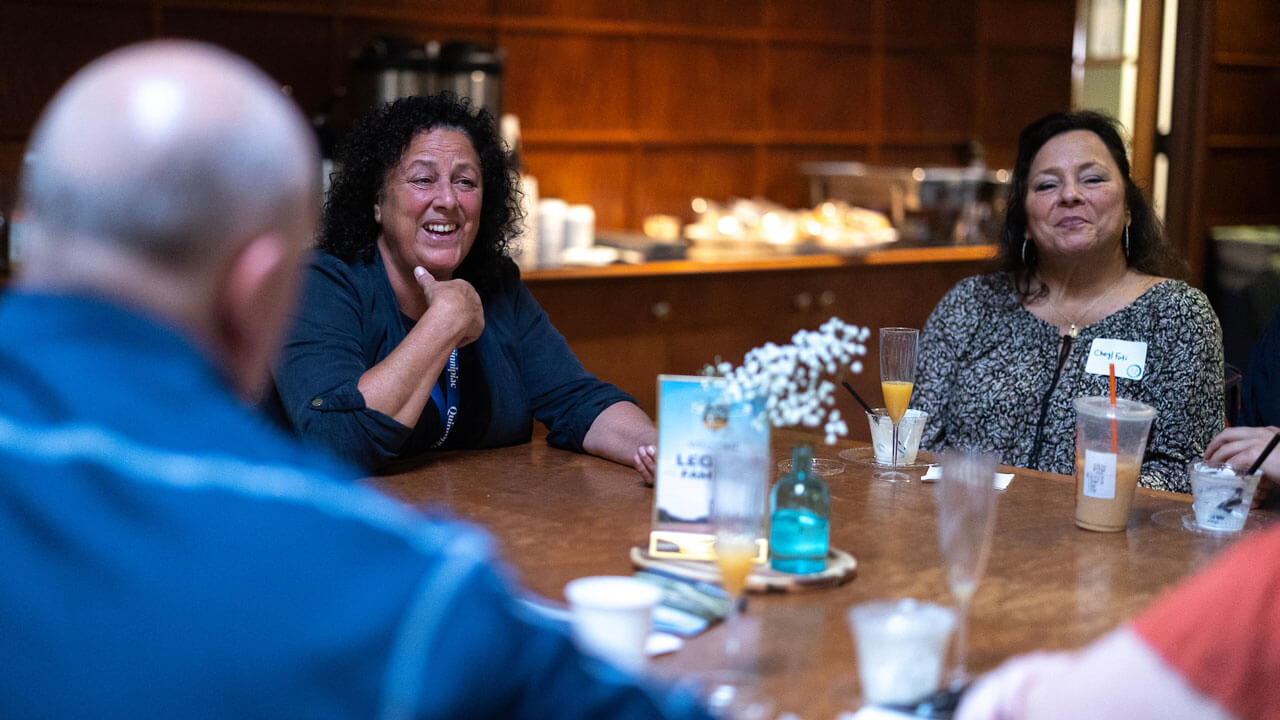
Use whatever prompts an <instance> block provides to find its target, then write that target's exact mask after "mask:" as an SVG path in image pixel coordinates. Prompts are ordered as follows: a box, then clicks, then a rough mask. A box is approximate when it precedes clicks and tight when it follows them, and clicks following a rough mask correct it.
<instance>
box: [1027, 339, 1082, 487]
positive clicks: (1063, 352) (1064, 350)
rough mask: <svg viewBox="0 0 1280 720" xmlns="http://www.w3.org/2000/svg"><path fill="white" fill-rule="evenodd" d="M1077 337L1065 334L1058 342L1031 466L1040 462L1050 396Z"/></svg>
mask: <svg viewBox="0 0 1280 720" xmlns="http://www.w3.org/2000/svg"><path fill="white" fill-rule="evenodd" d="M1072 329H1073V330H1074V329H1075V328H1072ZM1075 339H1076V336H1075V333H1071V334H1068V335H1063V336H1062V339H1061V342H1060V343H1059V344H1058V367H1057V369H1056V370H1054V372H1053V382H1051V383H1049V389H1048V390H1047V391H1046V392H1045V394H1044V397H1043V398H1042V399H1041V400H1040V419H1039V420H1037V421H1036V441H1035V444H1034V445H1032V446H1031V459H1030V460H1029V461H1028V462H1027V467H1029V468H1035V467H1036V466H1037V464H1038V463H1039V462H1040V448H1041V445H1043V444H1044V443H1043V436H1044V423H1045V419H1046V418H1047V417H1048V415H1049V398H1050V397H1052V396H1053V391H1054V390H1055V389H1057V387H1058V381H1059V380H1061V379H1062V368H1063V367H1064V366H1065V365H1066V364H1067V356H1068V355H1070V354H1071V344H1072V343H1073V342H1074V341H1075Z"/></svg>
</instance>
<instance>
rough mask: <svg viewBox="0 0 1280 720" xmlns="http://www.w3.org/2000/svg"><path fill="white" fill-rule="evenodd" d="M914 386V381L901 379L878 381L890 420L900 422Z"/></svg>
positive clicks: (905, 412)
mask: <svg viewBox="0 0 1280 720" xmlns="http://www.w3.org/2000/svg"><path fill="white" fill-rule="evenodd" d="M914 386H915V383H914V382H903V381H901V380H895V381H891V382H882V383H880V390H881V391H882V392H883V393H884V410H885V412H886V413H888V414H889V419H890V420H892V421H894V422H895V423H900V422H902V416H903V415H906V414H907V403H908V402H910V401H911V388H912V387H914ZM895 464H896V463H895Z"/></svg>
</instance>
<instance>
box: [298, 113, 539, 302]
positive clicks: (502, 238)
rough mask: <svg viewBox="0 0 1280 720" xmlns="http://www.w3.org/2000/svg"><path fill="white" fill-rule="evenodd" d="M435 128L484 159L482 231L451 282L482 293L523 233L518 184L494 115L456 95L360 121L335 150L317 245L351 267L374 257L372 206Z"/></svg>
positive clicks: (375, 232) (374, 227) (481, 167)
mask: <svg viewBox="0 0 1280 720" xmlns="http://www.w3.org/2000/svg"><path fill="white" fill-rule="evenodd" d="M436 128H449V129H452V130H458V131H459V132H462V133H463V134H464V135H466V136H467V137H468V138H469V139H470V140H471V145H472V146H473V147H474V148H475V151H476V155H477V156H479V158H480V181H481V183H482V186H481V187H482V189H483V191H484V200H483V202H482V203H481V205H480V225H479V228H478V229H477V231H476V240H475V243H474V244H473V245H472V246H471V251H470V252H468V253H467V256H466V257H465V258H463V259H462V263H461V264H460V265H459V266H458V269H457V271H456V272H455V273H454V277H458V278H462V279H464V280H466V281H467V282H470V283H471V284H472V285H474V286H475V287H476V290H477V291H479V292H480V293H481V294H483V293H484V291H485V290H486V289H488V288H489V287H490V286H491V284H492V281H493V280H495V279H496V278H497V276H498V273H499V269H500V268H501V266H502V264H503V263H504V262H509V260H508V259H507V258H508V257H509V254H508V245H509V243H510V241H511V238H513V237H516V236H517V235H518V234H519V231H520V222H521V220H522V218H523V213H522V211H521V210H520V197H519V189H518V188H519V179H518V174H517V173H516V171H515V169H513V168H512V167H511V165H510V164H509V163H508V161H507V151H506V146H505V144H504V143H503V142H502V138H501V137H500V136H499V135H498V131H497V127H496V126H495V124H494V121H493V116H492V115H490V114H489V112H488V111H487V110H485V109H483V108H472V107H471V101H470V99H469V98H465V97H461V98H460V97H457V96H455V95H453V94H452V93H448V92H444V93H440V94H438V95H431V96H429V97H420V96H414V97H405V98H400V99H399V100H395V101H392V102H389V103H386V104H384V105H382V106H381V107H379V108H377V109H375V110H374V111H373V112H372V113H371V114H369V115H368V116H366V117H364V118H363V119H362V120H360V121H359V122H357V123H356V125H355V127H354V128H352V130H351V133H350V134H349V135H348V136H347V137H346V139H345V141H344V142H343V144H342V146H341V149H340V150H339V152H338V162H339V169H338V170H337V171H336V172H335V173H334V174H333V175H332V177H331V185H330V188H329V194H328V196H327V197H326V198H325V202H324V214H323V216H322V217H321V220H320V237H319V246H320V247H321V249H323V250H325V251H327V252H329V253H332V254H333V255H336V256H337V257H339V258H341V259H343V260H345V261H347V262H354V261H356V260H357V259H359V260H362V261H364V262H368V261H369V260H371V259H372V258H373V253H374V250H375V248H376V246H377V239H378V232H379V227H378V223H377V222H375V221H374V219H373V205H374V203H375V202H376V201H378V200H379V199H380V198H381V197H382V195H383V193H384V192H385V191H386V179H387V173H388V172H390V170H391V169H392V168H393V167H395V166H396V165H397V164H399V162H400V158H401V157H402V156H403V155H404V152H405V150H406V149H407V148H408V147H409V143H410V142H412V141H413V138H414V137H416V136H417V135H418V134H419V133H423V132H427V131H429V130H434V129H436Z"/></svg>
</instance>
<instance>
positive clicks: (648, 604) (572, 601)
mask: <svg viewBox="0 0 1280 720" xmlns="http://www.w3.org/2000/svg"><path fill="white" fill-rule="evenodd" d="M564 594H565V598H566V599H568V601H569V609H570V611H571V617H572V625H573V637H574V640H575V641H576V642H577V643H578V647H579V648H580V649H581V650H582V651H583V652H586V653H590V654H592V655H595V656H596V657H599V658H602V659H604V660H607V661H609V662H611V663H613V664H614V665H617V666H618V667H620V668H622V669H623V670H626V671H628V672H631V673H639V672H641V671H643V670H644V664H645V641H646V640H647V639H648V637H649V630H650V628H651V627H652V626H653V608H654V607H655V606H656V605H657V604H658V602H659V601H660V600H661V599H662V591H661V590H659V589H658V588H657V587H656V586H654V585H650V584H649V583H647V582H644V581H643V580H637V579H636V578H633V577H625V576H614V575H597V576H592V577H584V578H578V579H577V580H573V581H571V582H570V583H569V584H568V585H566V586H565V588H564Z"/></svg>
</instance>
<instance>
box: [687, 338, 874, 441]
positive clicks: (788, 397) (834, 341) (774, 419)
mask: <svg viewBox="0 0 1280 720" xmlns="http://www.w3.org/2000/svg"><path fill="white" fill-rule="evenodd" d="M869 334H870V330H868V329H867V328H864V327H858V326H856V325H849V324H847V323H845V322H844V321H842V320H840V319H839V318H835V317H833V318H831V319H830V320H828V321H827V322H825V323H823V324H822V325H821V326H820V327H819V328H818V329H817V330H816V331H814V330H801V331H799V332H797V333H796V334H795V335H793V336H792V338H791V344H790V345H775V344H774V343H765V344H764V345H762V346H760V347H758V348H754V349H752V350H750V351H748V352H747V354H746V355H745V356H744V357H743V359H742V365H741V366H739V367H736V368H735V367H733V365H732V364H730V363H727V362H719V361H718V362H717V363H716V364H714V365H708V366H707V367H705V368H704V369H703V371H702V374H703V375H709V376H715V377H723V378H727V380H728V383H727V386H726V388H725V391H724V396H723V398H724V402H726V403H728V404H730V405H736V404H738V403H742V402H747V403H753V404H759V402H760V401H761V400H763V408H762V411H761V413H760V415H759V416H757V418H756V419H757V420H758V421H761V422H768V423H769V424H770V425H771V426H773V427H791V426H795V425H804V426H805V427H818V426H819V425H821V426H822V430H823V433H824V434H825V436H826V441H827V444H832V443H834V442H835V441H836V438H837V437H840V436H843V435H845V434H847V433H848V432H849V427H848V425H846V424H845V422H844V419H843V418H841V417H840V411H839V410H837V409H836V408H835V407H834V406H835V389H836V385H835V383H833V382H831V381H830V380H828V379H827V377H829V376H830V377H834V376H837V375H838V374H839V373H842V372H843V371H844V370H846V369H847V370H849V371H850V372H853V373H860V372H862V361H861V360H858V359H857V358H860V357H864V356H865V355H866V354H867V346H866V345H865V343H866V341H867V336H868V335H869Z"/></svg>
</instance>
